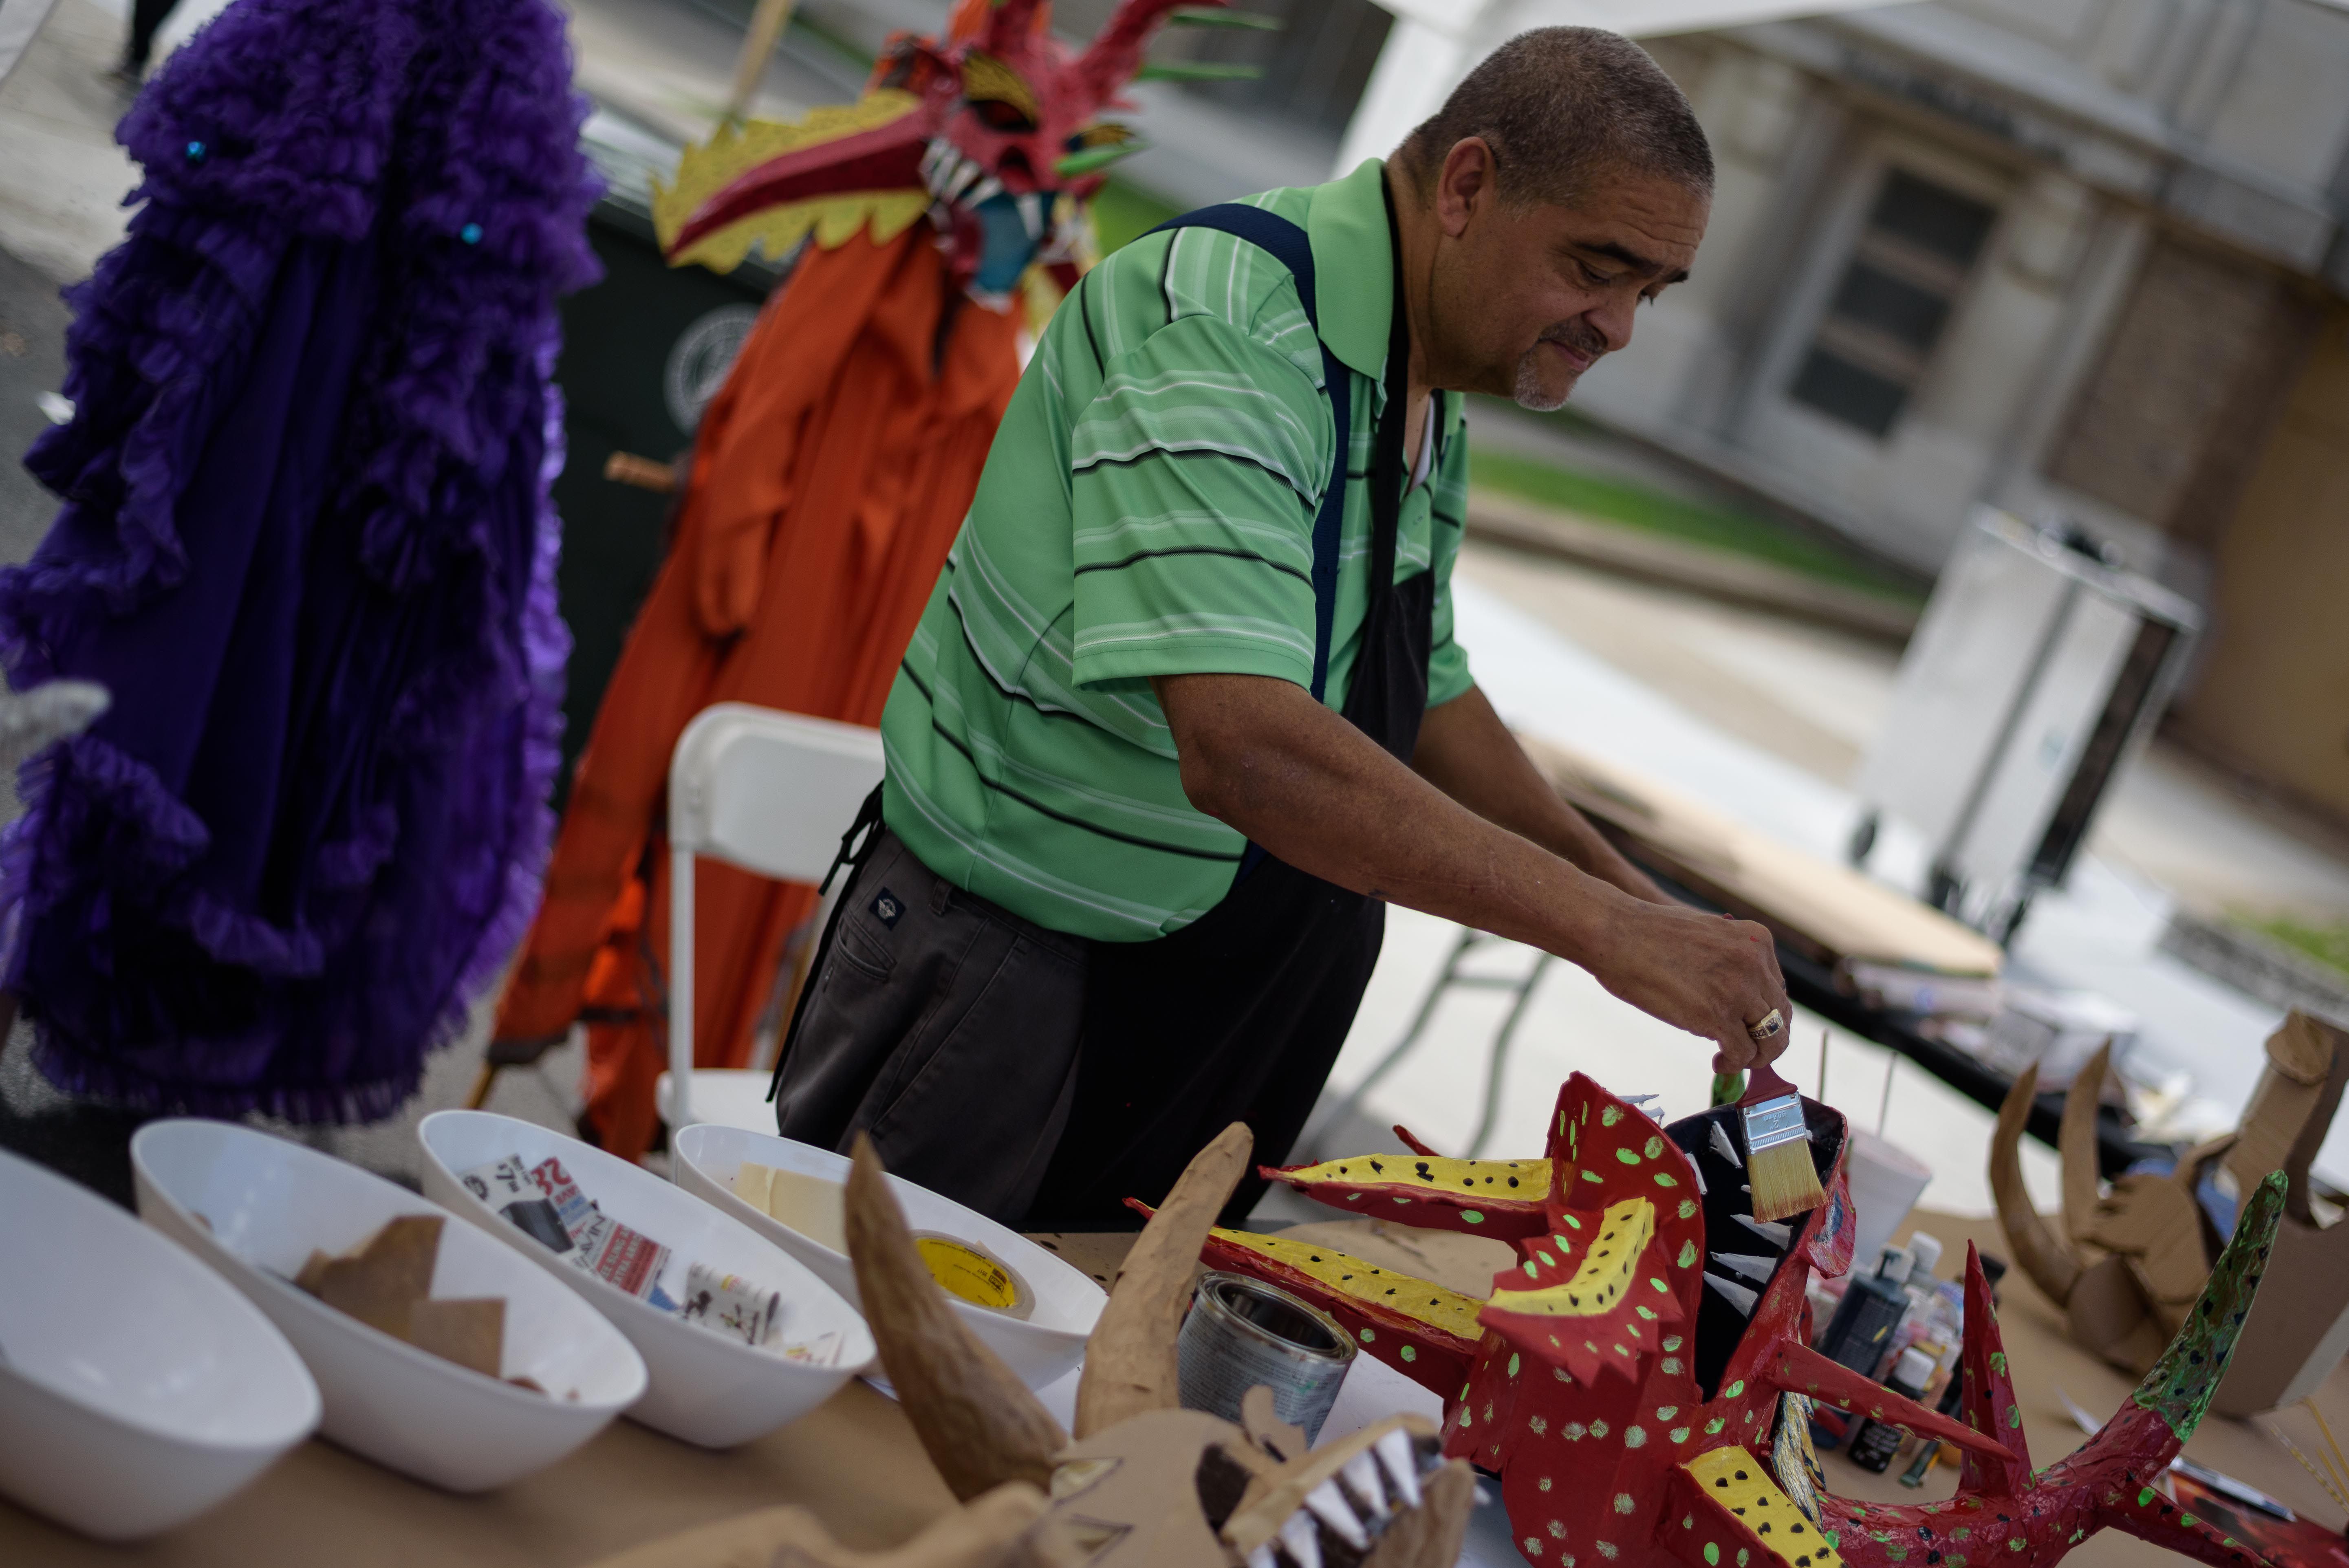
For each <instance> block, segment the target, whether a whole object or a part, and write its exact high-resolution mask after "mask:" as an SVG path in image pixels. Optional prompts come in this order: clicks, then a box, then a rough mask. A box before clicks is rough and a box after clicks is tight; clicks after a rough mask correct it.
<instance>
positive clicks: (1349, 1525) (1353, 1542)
mask: <svg viewBox="0 0 2349 1568" xmlns="http://www.w3.org/2000/svg"><path fill="white" fill-rule="evenodd" d="M1305 1506H1306V1507H1308V1508H1309V1509H1311V1510H1312V1511H1313V1514H1314V1517H1315V1518H1317V1519H1319V1520H1320V1521H1321V1522H1322V1523H1324V1524H1326V1525H1328V1526H1329V1527H1330V1532H1332V1533H1333V1534H1335V1535H1336V1536H1337V1537H1338V1539H1339V1540H1340V1541H1342V1542H1345V1543H1346V1544H1347V1545H1349V1546H1350V1547H1352V1548H1353V1549H1354V1550H1355V1551H1357V1552H1367V1551H1369V1550H1370V1545H1371V1538H1370V1536H1369V1535H1368V1534H1367V1533H1365V1532H1364V1531H1363V1529H1362V1522H1361V1520H1359V1519H1356V1518H1355V1517H1354V1511H1353V1510H1352V1509H1351V1508H1350V1507H1348V1506H1347V1505H1346V1495H1345V1493H1343V1492H1341V1491H1339V1490H1338V1488H1337V1485H1336V1483H1335V1482H1332V1481H1326V1480H1325V1481H1323V1482H1322V1483H1321V1484H1320V1485H1319V1486H1317V1487H1315V1488H1314V1489H1313V1490H1312V1491H1309V1492H1307V1493H1306V1494H1305Z"/></svg>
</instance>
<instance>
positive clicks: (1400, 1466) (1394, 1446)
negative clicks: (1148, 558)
mask: <svg viewBox="0 0 2349 1568" xmlns="http://www.w3.org/2000/svg"><path fill="white" fill-rule="evenodd" d="M1373 1447H1374V1448H1375V1449H1376V1451H1377V1453H1378V1456H1379V1468H1380V1469H1381V1470H1384V1471H1385V1472H1386V1477H1387V1484H1388V1485H1389V1486H1391V1487H1392V1488H1394V1490H1395V1495H1396V1496H1397V1497H1399V1498H1401V1499H1402V1505H1403V1506H1404V1507H1405V1508H1417V1507H1418V1506H1419V1460H1418V1456H1417V1455H1415V1454H1413V1452H1412V1449H1411V1434H1410V1433H1409V1432H1406V1431H1404V1430H1402V1429H1401V1428H1397V1429H1395V1430H1393V1431H1392V1432H1389V1433H1388V1434H1387V1435H1386V1436H1384V1437H1382V1438H1381V1439H1379V1440H1378V1442H1377V1443H1376V1444H1375V1445H1373Z"/></svg>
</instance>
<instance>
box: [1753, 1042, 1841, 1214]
mask: <svg viewBox="0 0 2349 1568" xmlns="http://www.w3.org/2000/svg"><path fill="white" fill-rule="evenodd" d="M1738 1109H1739V1113H1740V1115H1741V1116H1743V1118H1744V1122H1745V1179H1746V1181H1747V1184H1748V1185H1750V1186H1751V1187H1752V1188H1753V1191H1754V1218H1755V1219H1757V1220H1763V1221H1770V1220H1784V1219H1787V1218H1789V1217H1791V1216H1793V1215H1795V1214H1802V1213H1807V1212H1810V1211H1811V1210H1813V1209H1816V1208H1817V1207H1818V1206H1819V1205H1820V1204H1821V1203H1824V1202H1826V1197H1827V1195H1826V1193H1825V1192H1824V1191H1820V1189H1819V1173H1818V1171H1816V1170H1814V1169H1813V1168H1812V1165H1811V1134H1810V1130H1809V1128H1808V1127H1806V1125H1805V1124H1804V1121H1803V1097H1802V1095H1801V1094H1800V1093H1799V1092H1797V1091H1796V1089H1795V1086H1794V1085H1793V1084H1790V1083H1788V1082H1787V1081H1786V1080H1785V1078H1780V1077H1779V1076H1778V1074H1777V1072H1776V1071H1775V1070H1774V1069H1773V1068H1770V1067H1768V1066H1766V1065H1763V1066H1757V1067H1755V1068H1754V1072H1753V1076H1752V1077H1751V1078H1749V1079H1748V1080H1747V1082H1746V1087H1745V1098H1744V1099H1742V1100H1740V1101H1739V1102H1738Z"/></svg>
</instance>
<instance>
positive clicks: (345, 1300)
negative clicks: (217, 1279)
mask: <svg viewBox="0 0 2349 1568" xmlns="http://www.w3.org/2000/svg"><path fill="white" fill-rule="evenodd" d="M446 1223H447V1221H445V1220H444V1219H443V1218H442V1217H441V1216H440V1215H439V1214H402V1215H399V1216H398V1218H396V1219H392V1220H388V1221H387V1222H385V1223H384V1226H383V1228H382V1229H381V1230H379V1231H378V1232H376V1233H375V1234H374V1235H372V1236H369V1237H368V1238H367V1240H366V1241H364V1242H362V1243H359V1244H358V1245H357V1246H356V1247H354V1248H352V1249H351V1250H350V1251H349V1252H347V1253H344V1254H343V1255H342V1256H340V1257H333V1256H330V1255H328V1254H327V1253H323V1252H313V1253H311V1254H310V1256H309V1258H308V1259H307V1260H306V1261H305V1263H304V1264H302V1270H301V1272H300V1273H299V1274H295V1276H294V1283H295V1284H297V1285H299V1286H301V1287H302V1288H303V1289H304V1290H306V1291H308V1292H309V1293H310V1294H311V1295H315V1296H316V1297H317V1298H318V1299H319V1300H320V1301H323V1302H325V1303H326V1305H328V1306H331V1307H333V1308H334V1309H335V1310H336V1311H337V1312H340V1313H346V1314H347V1315H350V1316H352V1317H356V1318H357V1319H358V1320H359V1321H360V1322H361V1323H364V1324H366V1325H367V1326H369V1327H371V1328H378V1329H381V1330H382V1331H383V1332H384V1333H386V1334H388V1335H390V1336H392V1337H393V1338H394V1339H400V1340H405V1341H406V1342H408V1343H409V1344H410V1345H413V1346H416V1347H417V1348H418V1349H419V1350H421V1351H424V1352H425V1353H426V1354H428V1355H432V1356H438V1357H440V1358H441V1359H442V1360H444V1361H453V1362H455V1363H456V1364H457V1365H458V1366H460V1367H465V1368H466V1369H467V1370H469V1371H473V1372H478V1373H480V1374H481V1376H482V1377H498V1376H500V1375H501V1373H502V1369H503V1366H504V1361H505V1337H506V1304H505V1301H504V1299H503V1298H502V1297H499V1296H481V1297H472V1298H464V1299H455V1300H444V1301H435V1300H433V1299H432V1298H431V1296H432V1270H433V1265H434V1264H436V1263H437V1262H438V1261H439V1259H440V1231H441V1227H442V1226H443V1225H444V1224H446ZM512 1381H513V1382H514V1383H515V1385H516V1387H527V1388H530V1389H532V1390H533V1391H535V1392H537V1393H541V1394H543V1393H545V1392H546V1390H545V1389H543V1388H541V1387H539V1386H538V1385H537V1384H535V1383H533V1382H531V1381H529V1380H528V1379H527V1378H516V1379H512Z"/></svg>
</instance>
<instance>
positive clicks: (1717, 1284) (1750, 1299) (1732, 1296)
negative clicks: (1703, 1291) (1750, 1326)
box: [1704, 1270, 1761, 1317]
mask: <svg viewBox="0 0 2349 1568" xmlns="http://www.w3.org/2000/svg"><path fill="white" fill-rule="evenodd" d="M1704 1283H1705V1284H1709V1285H1711V1286H1712V1287H1713V1289H1714V1290H1715V1291H1717V1292H1719V1293H1720V1295H1721V1298H1722V1299H1723V1301H1725V1302H1727V1303H1729V1305H1732V1306H1733V1307H1735V1308H1736V1309H1737V1315H1738V1316H1740V1317H1751V1316H1753V1315H1754V1303H1755V1302H1756V1301H1759V1300H1760V1299H1761V1297H1759V1296H1758V1295H1754V1292H1752V1291H1750V1290H1748V1289H1746V1288H1745V1287H1744V1285H1742V1284H1735V1283H1734V1282H1733V1281H1730V1280H1725V1279H1723V1278H1722V1277H1721V1276H1720V1275H1719V1274H1714V1273H1713V1272H1712V1271H1710V1270H1707V1271H1706V1273H1705V1276H1704Z"/></svg>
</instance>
